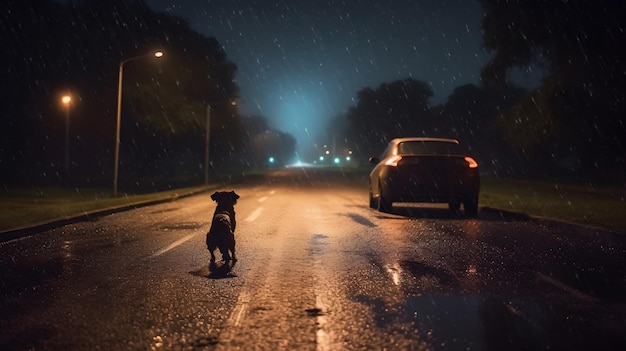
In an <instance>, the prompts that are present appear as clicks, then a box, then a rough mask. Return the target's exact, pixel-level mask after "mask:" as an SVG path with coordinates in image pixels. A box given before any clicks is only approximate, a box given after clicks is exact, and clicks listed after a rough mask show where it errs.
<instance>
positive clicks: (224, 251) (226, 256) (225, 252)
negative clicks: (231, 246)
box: [220, 247, 230, 261]
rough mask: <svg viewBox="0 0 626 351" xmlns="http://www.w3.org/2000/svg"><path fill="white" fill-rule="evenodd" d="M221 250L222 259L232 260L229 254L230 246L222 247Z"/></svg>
mask: <svg viewBox="0 0 626 351" xmlns="http://www.w3.org/2000/svg"><path fill="white" fill-rule="evenodd" d="M220 252H221V253H222V260H224V261H230V255H229V254H228V248H226V247H220Z"/></svg>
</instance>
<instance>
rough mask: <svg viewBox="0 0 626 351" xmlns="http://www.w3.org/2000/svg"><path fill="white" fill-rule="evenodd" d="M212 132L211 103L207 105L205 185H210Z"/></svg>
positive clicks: (232, 102)
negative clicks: (210, 143) (210, 142)
mask: <svg viewBox="0 0 626 351" xmlns="http://www.w3.org/2000/svg"><path fill="white" fill-rule="evenodd" d="M222 103H223V102H222ZM228 103H229V104H230V105H231V106H236V105H237V101H229V102H228ZM218 104H220V103H218ZM210 132H211V104H210V103H209V104H207V105H206V129H205V131H204V185H209V141H210V136H209V134H210Z"/></svg>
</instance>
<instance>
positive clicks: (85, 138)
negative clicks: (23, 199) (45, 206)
mask: <svg viewBox="0 0 626 351" xmlns="http://www.w3.org/2000/svg"><path fill="white" fill-rule="evenodd" d="M0 8H2V9H3V13H4V14H5V17H4V19H3V23H2V26H1V27H0V30H2V38H1V39H0V40H2V44H3V45H2V47H3V49H4V52H5V53H4V54H3V55H2V58H1V60H2V65H1V67H0V70H1V71H0V72H2V73H1V74H2V79H0V99H1V101H2V106H3V108H2V109H1V110H0V115H1V116H2V121H3V126H2V128H0V169H1V172H2V174H1V176H2V180H3V181H4V183H5V184H14V183H17V184H20V183H22V184H61V185H69V184H70V183H81V185H89V184H92V185H98V186H100V185H103V184H106V183H107V182H110V179H111V176H112V173H113V162H114V158H113V150H114V140H115V135H116V134H115V130H116V112H117V111H116V106H117V94H118V71H119V67H120V65H121V63H122V61H125V60H128V59H130V60H128V61H126V62H125V63H124V65H123V85H122V91H123V99H122V101H123V104H122V114H121V115H122V119H121V120H122V123H121V138H120V139H121V148H120V150H121V151H120V153H121V156H120V162H119V164H120V185H121V186H124V185H126V186H129V187H131V186H135V185H137V184H136V183H137V182H143V183H146V184H145V185H147V186H149V185H150V184H154V183H167V185H168V186H176V184H172V182H173V181H172V179H179V180H180V181H181V182H183V183H184V182H191V183H193V182H200V181H201V180H202V179H203V173H204V172H203V167H204V165H203V162H204V161H203V160H204V156H205V155H204V152H205V147H206V145H205V131H206V123H207V121H208V120H209V119H208V117H209V116H208V114H209V111H207V110H208V109H209V108H210V109H211V111H210V128H209V129H210V138H209V140H210V145H209V146H210V147H209V152H210V160H211V173H219V172H221V171H222V170H223V169H224V168H228V167H230V166H232V165H233V164H235V165H253V164H256V163H257V161H256V158H257V155H256V154H253V153H251V152H250V151H251V150H252V149H253V148H252V147H251V146H250V137H254V135H250V134H251V133H252V132H254V133H261V131H258V130H256V129H254V128H255V125H254V123H248V122H249V119H244V118H242V117H241V116H240V114H239V112H238V110H237V107H236V106H234V105H233V103H232V102H235V101H236V100H237V98H238V97H239V87H238V86H237V85H236V83H235V73H236V69H237V66H236V65H235V64H234V63H233V62H231V61H230V60H229V59H228V57H227V55H226V53H225V52H224V50H223V48H222V45H221V44H220V43H219V42H218V40H217V39H216V38H214V37H206V36H204V35H202V34H200V33H198V32H196V31H194V30H192V29H191V28H190V27H189V25H188V23H187V22H186V20H184V19H182V18H179V17H176V16H171V15H168V14H162V13H155V12H154V11H152V10H151V9H150V8H149V7H148V6H147V5H146V3H145V1H144V0H107V1H98V0H82V1H77V0H74V1H71V2H59V1H54V0H32V1H21V0H9V1H6V2H4V3H3V5H0ZM157 50H159V51H162V52H163V53H164V55H163V57H161V58H155V57H152V56H151V54H152V53H154V52H156V51H157ZM144 56H145V57H144ZM135 58H138V59H135ZM63 95H70V96H71V98H72V100H71V103H70V105H69V111H66V109H67V107H68V106H63V105H62V103H61V97H62V96H63ZM66 112H67V115H68V116H69V127H70V133H69V135H70V154H71V157H70V160H71V162H70V167H69V169H67V170H66V169H65V167H64V166H65V165H64V164H63V163H64V162H63V158H64V157H63V154H64V152H65V150H64V147H63V146H64V138H65V134H66V133H65V122H66V119H67V116H66ZM259 118H260V119H264V118H263V117H260V116H257V119H259ZM264 127H265V128H266V130H263V131H262V132H263V133H265V132H266V131H272V132H276V131H274V130H272V129H271V128H270V127H269V126H267V125H266V124H265V125H264ZM279 134H280V133H279ZM280 136H281V137H280V142H281V143H283V144H281V145H280V146H281V147H284V149H289V148H291V151H293V150H294V149H295V145H293V141H292V140H289V138H287V137H285V136H284V135H282V134H280ZM273 148H274V149H275V148H276V146H273ZM246 152H247V153H246ZM224 172H225V171H224Z"/></svg>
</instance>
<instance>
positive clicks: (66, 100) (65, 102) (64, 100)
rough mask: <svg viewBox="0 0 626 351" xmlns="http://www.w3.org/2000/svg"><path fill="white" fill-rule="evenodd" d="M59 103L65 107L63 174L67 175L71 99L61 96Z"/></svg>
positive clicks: (68, 96) (67, 96)
mask: <svg viewBox="0 0 626 351" xmlns="http://www.w3.org/2000/svg"><path fill="white" fill-rule="evenodd" d="M61 102H62V103H63V105H65V172H66V173H67V172H68V170H69V165H70V104H71V102H72V97H71V96H70V95H63V97H62V98H61Z"/></svg>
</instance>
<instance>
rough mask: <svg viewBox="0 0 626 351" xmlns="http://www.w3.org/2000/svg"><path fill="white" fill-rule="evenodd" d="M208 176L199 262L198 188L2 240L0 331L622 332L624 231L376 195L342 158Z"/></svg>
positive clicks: (34, 338)
mask: <svg viewBox="0 0 626 351" xmlns="http://www.w3.org/2000/svg"><path fill="white" fill-rule="evenodd" d="M219 190H235V191H236V192H237V193H238V194H239V195H240V196H241V198H240V199H239V203H238V204H237V205H236V207H235V209H236V212H237V232H236V238H237V250H238V258H239V260H238V261H237V262H236V263H235V264H232V263H231V264H222V263H220V266H219V267H211V270H210V269H209V254H208V251H207V250H206V247H205V243H204V240H205V233H206V231H207V230H208V228H209V226H210V222H211V216H212V213H213V210H214V208H215V205H214V203H213V202H212V201H211V199H210V194H211V193H205V194H199V195H195V196H192V197H188V198H183V199H179V200H177V201H173V202H170V203H165V204H160V205H155V206H150V207H144V208H139V209H135V210H130V211H125V212H121V213H116V214H111V215H107V216H104V217H101V218H94V219H93V220H92V221H86V222H80V223H75V224H71V225H67V226H64V227H61V228H57V229H54V230H50V231H47V232H43V233H38V234H36V235H33V236H29V237H26V238H23V239H19V240H12V241H8V242H4V243H1V244H0V253H1V255H0V267H2V268H1V273H0V293H1V296H2V299H1V301H0V331H1V332H0V349H2V350H98V349H100V350H427V349H431V350H468V349H469V350H502V349H508V350H511V349H513V350H514V349H548V348H549V349H557V350H558V349H570V350H572V349H580V350H586V349H626V333H624V331H625V330H626V317H624V316H626V304H625V302H626V265H624V260H625V257H626V241H625V240H624V237H622V236H619V235H615V234H611V233H607V232H602V231H600V230H596V229H589V228H581V227H577V226H573V225H568V224H562V223H561V224H559V223H551V222H547V221H539V220H532V219H524V218H517V219H516V218H507V217H502V216H499V215H497V214H491V213H487V212H485V211H481V212H479V215H478V218H474V219H468V218H463V217H459V216H455V215H452V214H450V213H449V212H448V211H447V210H446V209H445V208H439V207H436V206H428V207H426V208H423V207H420V206H410V207H399V208H396V209H395V210H394V211H393V213H379V212H377V211H375V210H373V209H370V208H369V207H368V198H367V197H368V192H367V181H366V178H365V177H364V176H363V175H361V174H358V173H353V172H331V171H325V170H315V169H285V170H280V171H276V172H274V173H273V174H272V175H271V176H270V177H268V178H266V179H262V180H257V181H255V182H250V183H242V184H234V185H231V186H228V187H225V188H223V189H219ZM218 259H219V254H218Z"/></svg>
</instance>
